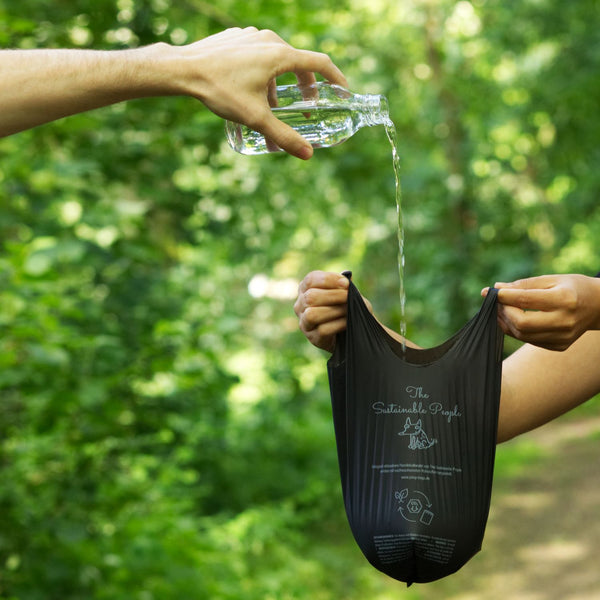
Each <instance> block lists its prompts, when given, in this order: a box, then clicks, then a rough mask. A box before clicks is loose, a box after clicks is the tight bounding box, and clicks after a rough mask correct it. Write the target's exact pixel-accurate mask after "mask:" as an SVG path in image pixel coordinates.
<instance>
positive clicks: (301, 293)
mask: <svg viewBox="0 0 600 600" xmlns="http://www.w3.org/2000/svg"><path fill="white" fill-rule="evenodd" d="M348 285H349V281H348V278H347V277H345V276H343V275H340V274H339V273H327V272H325V271H312V272H311V273H309V274H308V275H307V276H306V277H305V278H304V279H303V280H302V281H301V282H300V285H299V287H298V298H297V299H296V303H295V304H294V312H295V313H296V315H297V316H298V320H299V326H300V330H301V331H302V333H303V334H304V335H305V336H306V338H307V339H308V341H309V342H310V343H311V344H313V345H314V346H316V347H317V348H322V349H323V350H327V351H328V352H333V349H334V348H335V338H336V335H337V334H338V333H340V332H341V331H344V330H345V329H346V314H347V300H348Z"/></svg>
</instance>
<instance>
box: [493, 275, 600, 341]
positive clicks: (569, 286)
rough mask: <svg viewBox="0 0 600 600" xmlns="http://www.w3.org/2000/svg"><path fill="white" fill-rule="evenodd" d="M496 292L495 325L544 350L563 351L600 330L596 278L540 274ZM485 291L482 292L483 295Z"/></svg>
mask: <svg viewBox="0 0 600 600" xmlns="http://www.w3.org/2000/svg"><path fill="white" fill-rule="evenodd" d="M494 287H496V288H498V289H499V292H498V301H499V302H500V306H499V310H498V323H499V324H500V327H501V328H502V330H503V331H504V333H506V334H507V335H510V336H512V337H514V338H516V339H518V340H521V341H523V342H527V343H529V344H533V345H535V346H539V347H541V348H546V349H548V350H566V349H567V348H568V347H569V346H570V345H571V344H572V343H573V342H574V341H575V340H576V339H578V338H579V337H580V336H581V335H582V334H583V333H584V332H585V331H587V330H589V329H600V279H598V278H595V277H586V276H585V275H544V276H541V277H530V278H528V279H521V280H518V281H513V282H511V283H496V284H495V286H494ZM488 289H489V288H484V289H483V290H482V292H481V293H482V295H483V296H485V295H487V291H488Z"/></svg>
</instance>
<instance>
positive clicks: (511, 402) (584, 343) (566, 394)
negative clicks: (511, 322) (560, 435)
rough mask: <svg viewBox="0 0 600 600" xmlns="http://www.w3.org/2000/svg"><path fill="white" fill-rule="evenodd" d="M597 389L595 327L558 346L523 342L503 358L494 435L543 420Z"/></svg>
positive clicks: (599, 349)
mask: <svg viewBox="0 0 600 600" xmlns="http://www.w3.org/2000/svg"><path fill="white" fill-rule="evenodd" d="M598 393H600V332H599V331H588V332H587V333H585V334H583V335H582V336H580V337H579V339H577V341H576V342H574V343H573V344H572V345H571V346H570V347H569V348H568V349H567V350H565V351H564V352H555V351H552V350H546V349H544V348H539V347H536V346H532V345H530V344H525V345H524V346H523V347H522V348H520V349H519V350H517V351H516V352H514V353H513V354H511V355H510V356H509V357H508V358H507V359H505V361H504V364H503V371H502V393H501V398H500V420H499V425H498V441H499V442H503V441H506V440H509V439H511V438H513V437H515V436H517V435H520V434H521V433H525V432H526V431H530V430H531V429H535V428H536V427H539V426H540V425H543V424H544V423H548V422H549V421H552V420H553V419H555V418H556V417H558V416H560V415H562V414H564V413H566V412H568V411H569V410H571V409H573V408H575V407H576V406H579V405H580V404H582V403H583V402H585V401H586V400H589V399H590V398H592V397H593V396H594V395H596V394H598Z"/></svg>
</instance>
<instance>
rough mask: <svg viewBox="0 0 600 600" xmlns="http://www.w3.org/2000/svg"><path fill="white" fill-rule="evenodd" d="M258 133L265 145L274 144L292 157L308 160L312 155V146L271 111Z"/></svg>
mask: <svg viewBox="0 0 600 600" xmlns="http://www.w3.org/2000/svg"><path fill="white" fill-rule="evenodd" d="M259 131H260V133H262V134H263V135H264V136H265V140H266V141H267V144H269V142H270V143H272V144H276V145H277V146H279V148H281V149H282V150H284V151H285V152H287V153H288V154H291V155H292V156H296V157H297V158H301V159H303V160H308V159H309V158H311V156H312V155H313V149H312V146H311V145H310V144H309V142H308V141H307V140H305V139H304V138H303V137H302V136H301V135H300V134H299V133H298V132H297V131H295V130H294V129H293V128H292V127H290V126H289V125H286V124H285V123H282V122H281V121H280V120H279V119H278V118H277V117H276V116H275V115H273V113H272V112H271V111H269V113H268V114H267V116H266V119H265V123H264V125H263V126H262V127H261V128H260V130H259Z"/></svg>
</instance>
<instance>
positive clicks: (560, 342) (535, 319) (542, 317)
mask: <svg viewBox="0 0 600 600" xmlns="http://www.w3.org/2000/svg"><path fill="white" fill-rule="evenodd" d="M498 324H499V325H500V327H501V328H502V330H503V331H504V333H506V334H507V335H510V336H511V337H513V338H515V339H517V340H520V341H522V342H526V343H529V344H533V345H535V346H539V347H541V348H546V349H547V350H557V351H562V350H566V349H567V348H568V347H569V346H570V345H571V344H572V343H573V342H574V341H575V340H576V339H577V338H579V337H580V336H581V334H582V333H583V331H580V330H579V329H578V328H577V320H576V319H572V318H569V317H567V316H562V317H561V318H560V319H557V317H556V314H555V313H553V312H544V311H523V310H521V309H519V308H515V307H513V306H503V305H500V307H499V309H498Z"/></svg>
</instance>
